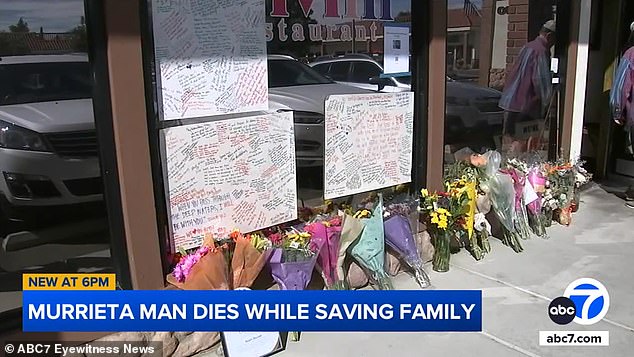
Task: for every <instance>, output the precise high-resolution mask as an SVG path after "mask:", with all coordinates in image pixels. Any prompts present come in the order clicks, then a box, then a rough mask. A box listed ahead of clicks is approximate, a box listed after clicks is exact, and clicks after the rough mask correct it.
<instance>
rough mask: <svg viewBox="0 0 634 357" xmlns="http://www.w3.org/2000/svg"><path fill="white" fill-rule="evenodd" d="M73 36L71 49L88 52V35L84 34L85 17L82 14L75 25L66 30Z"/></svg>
mask: <svg viewBox="0 0 634 357" xmlns="http://www.w3.org/2000/svg"><path fill="white" fill-rule="evenodd" d="M68 33H69V34H71V36H72V38H73V50H74V51H77V52H88V36H87V34H86V19H85V18H84V17H83V16H82V17H81V20H80V23H79V25H78V26H77V27H75V28H74V29H72V30H70V31H69V32H68Z"/></svg>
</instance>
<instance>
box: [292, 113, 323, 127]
mask: <svg viewBox="0 0 634 357" xmlns="http://www.w3.org/2000/svg"><path fill="white" fill-rule="evenodd" d="M293 121H294V122H295V123H296V124H319V123H321V122H323V121H324V116H323V115H322V114H319V113H313V112H302V111H294V112H293Z"/></svg>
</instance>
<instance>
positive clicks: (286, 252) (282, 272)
mask: <svg viewBox="0 0 634 357" xmlns="http://www.w3.org/2000/svg"><path fill="white" fill-rule="evenodd" d="M276 234H279V233H276ZM269 239H271V236H269ZM271 241H272V242H273V244H274V245H275V248H274V249H273V252H272V254H271V259H270V261H269V266H270V267H271V274H272V275H273V279H274V280H275V282H276V283H277V284H278V285H279V287H280V289H282V290H304V289H306V287H307V286H308V283H310V279H311V277H312V274H313V269H314V268H315V262H316V261H317V251H318V249H317V247H315V246H314V245H313V244H311V235H310V233H308V232H306V231H298V230H292V231H290V232H287V233H286V234H285V235H284V236H281V235H275V236H274V237H273V239H271ZM290 335H291V339H292V340H293V341H298V340H299V332H295V331H294V332H290Z"/></svg>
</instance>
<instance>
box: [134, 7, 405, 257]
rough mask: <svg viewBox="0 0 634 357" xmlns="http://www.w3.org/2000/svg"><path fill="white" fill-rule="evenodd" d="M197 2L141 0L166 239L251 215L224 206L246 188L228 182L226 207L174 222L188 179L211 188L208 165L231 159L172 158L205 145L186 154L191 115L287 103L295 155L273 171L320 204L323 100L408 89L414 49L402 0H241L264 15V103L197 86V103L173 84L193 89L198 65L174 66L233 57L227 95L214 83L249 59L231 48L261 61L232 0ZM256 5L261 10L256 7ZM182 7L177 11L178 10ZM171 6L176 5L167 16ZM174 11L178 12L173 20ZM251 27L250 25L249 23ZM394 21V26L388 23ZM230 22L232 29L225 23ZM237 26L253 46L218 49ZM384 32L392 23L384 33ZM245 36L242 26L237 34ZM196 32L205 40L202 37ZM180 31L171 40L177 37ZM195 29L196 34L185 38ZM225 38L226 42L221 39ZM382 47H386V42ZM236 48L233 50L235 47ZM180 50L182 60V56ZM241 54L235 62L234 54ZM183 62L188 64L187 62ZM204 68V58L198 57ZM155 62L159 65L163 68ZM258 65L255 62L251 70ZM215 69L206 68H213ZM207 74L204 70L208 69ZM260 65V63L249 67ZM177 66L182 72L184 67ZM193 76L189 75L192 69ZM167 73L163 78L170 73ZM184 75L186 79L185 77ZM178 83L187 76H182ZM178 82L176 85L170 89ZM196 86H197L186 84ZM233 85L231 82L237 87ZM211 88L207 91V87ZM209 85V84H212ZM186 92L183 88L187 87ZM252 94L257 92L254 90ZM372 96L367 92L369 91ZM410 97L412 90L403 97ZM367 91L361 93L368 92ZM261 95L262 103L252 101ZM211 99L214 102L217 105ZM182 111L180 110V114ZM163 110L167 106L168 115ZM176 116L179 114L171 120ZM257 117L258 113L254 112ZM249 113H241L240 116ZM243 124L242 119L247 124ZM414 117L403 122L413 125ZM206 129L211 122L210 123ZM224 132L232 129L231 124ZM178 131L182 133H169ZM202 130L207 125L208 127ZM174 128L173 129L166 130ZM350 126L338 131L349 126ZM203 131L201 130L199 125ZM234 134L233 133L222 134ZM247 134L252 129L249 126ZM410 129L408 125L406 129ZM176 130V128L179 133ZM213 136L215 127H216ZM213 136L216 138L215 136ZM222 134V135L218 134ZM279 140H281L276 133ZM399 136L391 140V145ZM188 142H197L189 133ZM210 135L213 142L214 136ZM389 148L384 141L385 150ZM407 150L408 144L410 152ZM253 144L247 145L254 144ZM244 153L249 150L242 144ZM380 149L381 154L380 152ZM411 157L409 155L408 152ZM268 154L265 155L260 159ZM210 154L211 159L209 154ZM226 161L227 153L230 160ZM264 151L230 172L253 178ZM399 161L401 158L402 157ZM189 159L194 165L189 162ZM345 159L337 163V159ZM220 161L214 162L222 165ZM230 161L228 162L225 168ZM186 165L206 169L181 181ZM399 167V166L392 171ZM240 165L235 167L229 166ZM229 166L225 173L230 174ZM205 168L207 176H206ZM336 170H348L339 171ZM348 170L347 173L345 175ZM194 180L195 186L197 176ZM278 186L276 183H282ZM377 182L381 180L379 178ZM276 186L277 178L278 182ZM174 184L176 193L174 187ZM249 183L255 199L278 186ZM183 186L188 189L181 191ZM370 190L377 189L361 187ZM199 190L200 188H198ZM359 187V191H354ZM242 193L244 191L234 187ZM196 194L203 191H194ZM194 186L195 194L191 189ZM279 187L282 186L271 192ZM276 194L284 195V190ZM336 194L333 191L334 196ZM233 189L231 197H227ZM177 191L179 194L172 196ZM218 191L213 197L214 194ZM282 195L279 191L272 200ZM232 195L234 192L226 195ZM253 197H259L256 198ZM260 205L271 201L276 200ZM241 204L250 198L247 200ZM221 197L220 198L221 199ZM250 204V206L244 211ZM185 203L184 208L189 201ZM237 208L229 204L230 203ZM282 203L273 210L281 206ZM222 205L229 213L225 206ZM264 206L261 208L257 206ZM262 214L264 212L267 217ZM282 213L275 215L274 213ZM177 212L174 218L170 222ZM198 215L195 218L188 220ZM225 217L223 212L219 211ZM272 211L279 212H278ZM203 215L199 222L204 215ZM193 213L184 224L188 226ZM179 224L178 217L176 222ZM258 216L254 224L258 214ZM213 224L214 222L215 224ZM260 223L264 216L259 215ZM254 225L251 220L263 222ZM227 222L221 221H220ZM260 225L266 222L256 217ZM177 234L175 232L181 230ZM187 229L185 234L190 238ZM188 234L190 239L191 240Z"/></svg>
mask: <svg viewBox="0 0 634 357" xmlns="http://www.w3.org/2000/svg"><path fill="white" fill-rule="evenodd" d="M202 3H204V2H191V4H190V3H189V2H185V4H184V5H178V6H183V8H186V9H187V10H183V8H181V9H176V8H174V6H176V5H174V4H170V3H169V2H164V1H148V2H147V4H148V7H149V8H148V15H149V17H150V18H151V21H150V23H149V24H148V28H149V30H148V37H150V36H151V37H152V40H151V41H148V42H151V43H152V46H151V47H152V48H151V49H150V50H148V55H149V56H151V57H154V58H155V59H156V62H155V63H156V69H157V71H156V74H153V76H154V78H153V81H152V83H156V84H157V85H156V86H157V88H158V90H157V93H156V96H157V99H158V100H157V102H161V101H162V102H163V103H162V104H159V106H158V108H157V113H155V114H156V115H151V116H152V117H153V119H154V118H156V119H157V120H158V121H159V122H160V123H161V124H160V125H158V133H157V136H160V137H161V138H162V139H161V140H162V142H161V145H162V146H161V154H160V155H161V159H162V161H163V163H164V165H163V166H164V167H163V182H164V184H165V186H166V190H165V192H166V193H165V194H166V197H165V201H166V202H167V206H168V207H169V208H168V209H167V211H168V212H166V214H167V215H168V216H169V217H171V224H170V225H171V232H170V234H171V235H172V239H173V240H175V241H181V238H183V239H182V241H183V242H190V243H191V242H193V240H192V239H190V238H191V237H193V236H198V237H199V238H200V237H201V234H200V233H201V232H200V231H196V229H195V227H199V226H204V227H206V228H204V229H203V232H207V233H209V232H212V233H215V232H218V229H220V228H219V227H217V226H216V225H215V224H217V223H218V222H220V221H222V219H225V218H227V217H232V218H231V219H235V218H236V217H239V218H241V219H242V218H244V219H245V221H241V222H240V223H243V222H251V220H250V219H248V218H247V217H243V216H242V215H241V214H238V216H232V215H233V213H231V210H235V209H236V207H233V205H239V203H236V202H238V201H239V200H242V199H243V197H244V196H241V194H238V195H235V194H236V192H229V195H228V196H227V197H225V198H226V200H227V204H228V205H230V206H232V207H233V208H231V209H228V210H226V212H225V213H221V214H215V213H212V215H215V217H216V218H218V217H220V216H223V217H224V218H222V217H220V218H218V219H219V220H217V221H216V223H215V224H208V223H209V217H210V216H206V217H201V219H200V220H198V221H197V223H196V222H193V223H192V222H181V223H178V222H180V221H182V217H183V214H181V213H177V212H185V211H181V209H184V208H185V207H184V206H181V207H179V206H178V205H176V204H175V203H174V202H182V200H188V197H195V195H196V193H194V192H190V191H191V190H193V189H194V187H198V188H197V189H199V190H203V189H202V188H201V187H203V186H206V188H205V189H204V190H210V188H209V185H210V182H212V179H213V178H216V176H215V175H217V174H218V173H212V172H207V171H214V170H216V169H214V168H212V166H213V167H216V166H217V165H220V166H222V165H221V164H222V162H223V161H222V160H223V159H228V161H231V157H230V156H229V154H228V153H227V154H226V155H225V154H224V151H223V150H224V149H223V148H221V147H220V148H209V147H208V148H207V149H206V150H208V151H207V152H206V154H209V155H211V156H213V155H216V156H215V157H216V160H211V159H205V160H207V162H206V163H205V164H204V165H206V166H205V167H206V169H202V167H203V166H201V165H203V164H184V163H182V162H180V163H178V162H177V159H176V158H175V157H176V156H179V155H180V156H179V157H181V158H184V159H185V160H190V161H195V160H200V155H201V152H202V151H203V149H200V150H201V152H199V151H198V150H199V149H195V150H194V154H190V153H188V151H187V148H186V147H185V144H184V143H185V142H189V141H188V140H198V139H199V138H200V136H199V135H193V136H192V135H190V133H191V131H190V132H187V133H186V131H188V130H189V129H187V126H189V125H192V126H191V128H192V130H197V129H194V128H196V127H195V126H193V125H198V124H200V125H201V126H200V127H199V128H201V130H202V126H204V123H217V122H226V123H231V122H230V121H231V120H239V118H256V117H257V118H260V119H257V120H262V118H261V117H258V116H259V115H262V113H272V112H274V113H289V112H290V113H292V119H293V141H294V156H295V167H294V169H295V172H291V171H292V170H290V169H289V171H288V174H287V176H286V177H284V178H282V177H280V178H279V180H277V181H276V182H278V181H280V180H281V181H284V182H286V181H287V180H295V184H296V189H297V190H296V196H297V197H296V199H297V205H298V207H315V206H319V205H323V203H324V201H325V198H328V197H325V196H327V194H326V193H325V192H324V181H325V178H324V176H325V171H326V168H325V164H324V161H325V156H326V155H327V153H326V131H327V130H326V120H325V119H326V102H327V101H328V99H329V98H330V97H331V96H344V95H369V96H372V95H378V94H380V93H395V92H402V93H407V92H411V91H412V89H411V85H410V83H411V72H412V69H411V68H412V66H411V61H412V56H411V54H412V51H411V50H410V48H411V26H410V25H411V24H410V21H411V4H410V1H409V0H356V1H343V0H339V1H338V0H334V1H331V0H315V1H312V2H304V1H296V0H266V1H265V2H264V6H263V7H262V4H261V3H257V2H253V1H252V2H248V4H245V5H244V7H245V13H246V14H248V15H247V16H252V19H253V21H254V22H257V20H258V19H257V16H258V15H259V16H263V26H262V29H261V32H259V33H258V35H260V34H261V36H262V37H263V38H264V39H265V46H266V54H265V56H266V69H267V78H266V84H267V98H268V103H266V105H265V106H264V107H266V108H263V106H261V105H258V106H254V107H251V108H247V109H244V106H243V108H239V106H236V107H235V108H234V109H235V110H233V111H231V110H229V111H224V109H223V108H221V107H219V106H215V105H216V104H217V103H218V101H215V102H214V104H213V105H208V104H204V103H203V100H202V99H200V98H202V97H203V96H204V95H205V94H203V93H202V92H200V93H195V94H192V96H193V97H197V96H199V97H197V98H196V100H194V101H196V104H195V105H191V104H190V105H184V104H182V102H181V100H182V98H184V97H186V96H183V97H180V98H179V97H172V96H173V95H174V94H178V95H180V94H181V93H185V92H191V91H192V90H188V89H186V85H189V84H187V83H189V81H190V80H196V81H199V82H196V83H199V84H200V86H205V84H202V83H203V82H204V81H205V80H204V79H201V78H202V77H201V78H198V77H197V76H195V74H192V75H191V76H187V77H188V78H187V79H185V78H184V77H183V78H181V79H180V80H179V81H175V80H174V78H176V77H179V76H180V74H175V73H176V72H177V71H178V70H179V69H180V68H189V69H192V71H193V72H195V71H198V69H197V66H198V65H197V64H196V63H197V61H199V60H200V58H199V57H201V56H202V57H204V58H208V61H206V60H203V62H207V63H209V66H213V65H215V64H216V63H217V62H216V61H219V60H222V61H226V63H232V61H234V62H233V64H229V65H227V72H226V74H225V75H226V76H229V78H228V79H227V78H224V79H227V87H225V89H222V88H221V86H216V85H215V84H214V86H213V89H212V91H213V92H215V91H217V93H218V94H219V95H220V98H223V100H224V99H226V98H225V97H224V96H223V95H222V94H221V93H223V91H225V90H226V91H225V92H226V93H230V92H231V90H235V89H233V87H232V88H229V87H230V84H229V83H231V80H232V79H231V78H230V76H234V75H235V76H238V77H240V76H241V74H240V71H243V70H244V71H247V70H245V67H241V66H242V65H244V64H245V63H246V62H241V61H235V58H233V57H232V56H235V57H240V56H242V57H243V58H244V59H245V61H252V62H250V63H249V65H248V66H252V67H253V66H259V65H260V64H259V63H258V62H257V60H256V59H257V58H258V56H260V49H259V47H258V46H259V45H257V44H256V42H257V40H256V38H255V36H256V35H255V32H253V31H250V30H249V29H246V30H245V29H243V28H242V27H241V26H242V25H243V24H241V23H240V22H241V21H242V20H241V19H237V20H236V19H233V17H231V16H233V14H234V13H233V11H234V9H232V6H230V5H229V4H226V5H222V6H219V7H217V8H215V7H214V8H213V9H208V10H209V11H203V10H201V9H202V7H201V6H202ZM258 8H260V9H262V11H263V13H259V14H256V13H255V12H259V10H255V9H258ZM179 12H180V13H183V14H186V15H183V17H182V18H181V15H177V13H179ZM221 12H222V13H224V14H225V16H224V18H225V19H224V20H222V21H220V20H216V18H217V16H218V13H221ZM170 14H171V15H173V16H171V17H170ZM175 19H178V20H175ZM189 21H191V24H189V28H186V27H181V26H182V24H183V23H188V22H189ZM209 26H215V27H214V28H215V31H214V35H213V36H211V37H213V38H215V39H216V41H215V43H212V42H206V41H207V40H209V38H208V37H207V36H206V35H204V33H205V31H206V30H207V29H209ZM251 29H252V27H251ZM394 29H395V30H394ZM225 31H230V32H232V33H224V32H225ZM240 31H245V32H248V35H246V34H245V35H244V37H249V41H252V42H249V45H250V48H249V49H247V48H246V47H242V46H239V49H236V48H233V51H234V52H232V54H231V55H227V54H226V53H223V51H226V50H227V48H229V47H223V46H221V43H224V42H226V43H229V42H227V41H232V39H231V38H232V36H237V34H239V33H240ZM388 32H389V33H388ZM240 36H242V35H240ZM203 37H204V38H205V40H203ZM175 39H178V41H175ZM192 39H193V40H192ZM188 41H191V43H192V44H193V45H192V47H189V46H181V44H183V43H185V44H187V43H189V42H188ZM223 41H224V42H223ZM386 48H387V49H386ZM238 52H239V54H236V53H238ZM181 59H182V60H183V63H182V66H181V65H180V64H176V63H179V61H181ZM168 62H169V63H174V64H175V65H168V64H167V63H168ZM238 62H240V63H238ZM188 66H189V67H188ZM202 66H203V67H200V68H204V64H203V65H202ZM161 71H162V73H161ZM254 71H255V70H254ZM210 72H213V69H210ZM210 72H208V73H207V75H209V73H210ZM255 72H257V71H255ZM181 73H183V72H181ZM194 77H196V79H194ZM255 79H256V78H253V77H250V79H249V80H255ZM168 82H169V83H168ZM186 82H187V83H186ZM184 83H185V84H184ZM241 84H244V82H238V83H237V85H241ZM179 86H181V87H182V89H175V88H176V87H179ZM193 90H194V91H195V89H193ZM234 93H235V92H234ZM206 94H209V92H206ZM212 95H216V94H212ZM188 98H189V97H188ZM258 98H259V97H258ZM368 98H370V97H368ZM408 98H409V97H408ZM411 98H412V99H411V102H413V96H411ZM236 100H238V101H239V100H240V96H239V95H238V96H237V97H236ZM369 100H370V99H368V101H369ZM174 103H177V104H176V105H177V106H181V105H182V107H181V109H182V110H181V111H180V113H177V112H173V113H168V112H170V111H171V106H172V105H173V104H174ZM259 104H262V103H259ZM194 106H195V107H196V108H197V109H198V108H206V111H205V112H203V111H200V112H197V113H193V112H188V111H189V110H192V109H191V108H192V107H194ZM214 106H215V107H214ZM184 112H185V114H183V113H184ZM168 114H169V115H168ZM371 114H372V113H369V114H368V115H367V120H368V122H370V121H373V122H377V123H378V121H379V120H380V118H378V117H377V118H374V117H373V116H372V115H371ZM406 114H408V115H411V116H413V109H412V110H410V111H409V112H408V113H406ZM172 119H177V120H172ZM253 120H256V119H253ZM247 123H248V121H247ZM219 125H220V124H209V128H211V127H219ZM245 125H248V124H245ZM411 129H412V128H411V126H410V127H409V129H408V130H411ZM210 130H211V129H210ZM228 130H229V131H230V132H231V129H228ZM249 130H250V134H248V135H246V134H245V135H246V136H244V137H242V139H241V140H243V141H244V142H245V146H248V147H249V148H253V147H255V145H256V144H254V143H251V144H249V139H253V138H254V137H255V135H263V133H260V134H257V133H256V132H255V131H256V130H257V129H256V128H253V129H249ZM177 132H181V134H182V135H184V136H180V135H181V134H176V133H177ZM211 132H212V131H209V132H208V133H211ZM172 134H173V135H174V136H173V135H172ZM346 134H347V133H344V135H346ZM379 134H380V133H375V132H372V133H368V135H379ZM201 135H202V134H201ZM229 135H231V134H229ZM249 135H250V136H249ZM409 135H411V133H409ZM177 136H178V138H177ZM219 138H220V137H219ZM371 139H372V137H371V136H370V137H368V138H366V141H364V145H366V146H368V148H367V155H371V154H375V153H376V151H378V150H382V149H381V148H372V147H371V146H372V143H371ZM214 140H215V139H214ZM222 140H223V139H222V138H220V139H219V141H220V142H222ZM267 140H268V138H266V140H264V141H259V142H258V144H259V145H270V144H271V143H269V142H268V141H267ZM278 140H282V139H281V138H278ZM405 140H406V141H407V142H408V143H409V142H411V141H412V140H411V136H408V138H407V139H405ZM398 144H399V143H398V141H395V142H394V143H392V146H394V147H397V146H398ZM192 145H194V146H196V145H195V144H193V143H192ZM214 145H215V144H214ZM385 151H389V150H387V149H386V150H385ZM410 151H411V147H410V149H409V151H403V152H408V155H409V152H410ZM254 152H255V151H253V152H252V153H254ZM236 155H243V153H241V152H239V151H238V152H236ZM244 155H245V156H246V155H248V154H246V153H244ZM386 155H387V154H386ZM409 157H410V159H411V155H409ZM266 160H268V159H264V162H268V161H266ZM212 161H213V162H212ZM228 161H227V162H228ZM262 162H263V161H261V160H253V159H246V161H245V162H241V163H240V165H241V166H240V167H242V169H241V171H240V172H242V174H243V175H245V177H241V178H236V179H235V181H231V182H232V183H235V184H237V185H245V187H246V186H249V185H256V183H255V182H251V181H250V180H253V179H254V178H253V176H248V175H249V173H250V172H253V171H251V170H253V169H254V168H255V166H257V165H259V164H260V163H262ZM401 164H402V167H401V166H399V165H401ZM187 165H192V166H191V167H187ZM341 165H343V163H341ZM354 165H356V163H355V162H352V160H351V162H350V163H349V166H350V167H349V168H348V169H349V170H350V168H351V167H352V166H354ZM220 166H218V167H220ZM225 169H228V170H231V168H225ZM170 170H178V173H175V172H170ZM189 170H193V171H196V170H199V171H197V172H201V171H200V170H202V171H205V170H207V171H206V173H205V175H204V176H205V177H206V178H205V182H204V183H202V182H199V181H200V180H199V179H198V178H195V177H194V176H197V177H200V175H193V176H192V177H191V179H190V180H189V181H188V182H187V183H185V181H182V182H181V181H179V178H178V177H177V176H178V175H184V176H187V177H189V176H188V175H190V174H191V172H190V171H189ZM385 170H387V171H385V172H381V173H379V175H386V176H390V177H393V176H398V175H400V174H401V173H400V171H403V172H405V173H406V174H407V175H409V174H410V173H411V163H409V165H408V163H406V162H405V163H397V162H394V163H393V165H391V166H390V167H389V168H387V169H385ZM399 170H400V171H399ZM275 174H279V171H275V170H274V171H273V173H271V175H275ZM354 174H355V175H366V176H367V177H371V176H373V175H376V172H373V171H372V170H365V168H363V169H362V168H359V170H358V171H356V172H354ZM236 175H238V174H236ZM230 176H232V174H227V179H233V177H231V178H230ZM270 177H271V176H267V178H265V179H264V181H266V180H267V179H270ZM207 178H209V180H207ZM342 179H346V178H345V177H344V178H342ZM348 179H349V178H348ZM256 181H258V184H257V186H258V187H264V186H266V185H268V184H271V185H274V183H272V182H264V181H260V180H259V179H258V180H256ZM196 185H200V186H196ZM281 186H283V185H281ZM378 186H380V185H378ZM279 187H280V186H277V188H279ZM388 187H390V185H383V186H381V187H379V188H388ZM175 190H176V191H178V192H181V193H182V195H181V193H179V194H175V193H174V192H175ZM218 190H219V191H218V192H221V191H222V188H220V187H218ZM251 190H256V191H257V192H258V194H259V196H258V197H260V199H259V202H263V201H267V200H269V199H271V197H270V195H275V194H276V193H275V192H269V193H268V194H267V193H266V192H260V191H258V189H257V188H255V187H254V186H249V188H247V189H245V192H247V193H253V191H251ZM185 191H187V193H185ZM367 191H374V190H373V189H368V190H367ZM200 192H202V191H200ZM356 192H357V193H358V192H364V191H356ZM241 193H242V191H241ZM198 194H199V195H202V196H205V195H203V194H200V193H198ZM192 195H193V196H192ZM212 196H213V195H210V194H207V196H206V197H208V198H209V199H211V200H212V201H213V199H214V197H212ZM278 196H279V194H278ZM282 196H283V195H282ZM353 196H354V195H348V196H347V197H343V199H344V200H346V201H352V200H353V199H354V197H353ZM341 197H342V196H341V195H339V196H338V198H341ZM230 198H231V199H230ZM175 199H176V200H175ZM218 199H220V197H219V198H218ZM283 200H284V199H280V200H278V202H277V204H278V205H279V204H280V202H281V201H283ZM229 201H231V202H229ZM254 204H256V205H257V204H259V203H254ZM266 204H267V207H275V205H274V204H273V203H271V205H270V206H269V205H268V202H266ZM247 206H248V207H247ZM225 207H227V206H225ZM249 207H250V209H251V211H249ZM254 211H257V209H255V208H254V207H253V206H252V205H251V203H245V207H244V212H247V213H245V214H247V215H248V214H252V213H253V212H254ZM187 212H191V211H189V210H188V211H187ZM234 213H235V211H234ZM278 213H279V212H278ZM225 215H226V216H225ZM264 216H266V214H265V215H264ZM264 216H262V217H260V218H261V221H257V220H256V221H257V222H266V219H267V218H266V217H264ZM278 217H279V216H278ZM175 221H178V222H177V224H175ZM194 221H195V220H194ZM225 221H226V220H225ZM278 221H279V220H278ZM202 222H206V223H202ZM190 223H191V226H189V225H190ZM182 224H185V226H183V225H182ZM256 225H257V224H256ZM212 226H213V227H212ZM260 226H262V225H260ZM260 226H258V227H260ZM183 227H189V228H190V229H189V230H188V229H183ZM225 228H226V227H225ZM260 228H264V227H263V226H262V227H260ZM179 236H180V237H181V238H179ZM187 237H189V238H187ZM199 242H200V239H199ZM194 245H195V244H193V243H192V244H191V246H188V247H189V248H191V247H192V246H194ZM171 248H172V250H173V251H174V250H176V249H178V242H176V243H174V244H173V246H172V247H171Z"/></svg>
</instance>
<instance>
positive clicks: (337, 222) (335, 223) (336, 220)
mask: <svg viewBox="0 0 634 357" xmlns="http://www.w3.org/2000/svg"><path fill="white" fill-rule="evenodd" d="M330 224H331V225H333V226H340V225H341V217H340V216H336V217H334V218H333V219H331V220H330Z"/></svg>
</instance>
